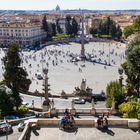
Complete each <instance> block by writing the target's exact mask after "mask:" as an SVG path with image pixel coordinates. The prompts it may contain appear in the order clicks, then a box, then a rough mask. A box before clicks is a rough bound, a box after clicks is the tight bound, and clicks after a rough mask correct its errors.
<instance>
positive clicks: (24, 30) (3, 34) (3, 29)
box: [0, 22, 46, 47]
mask: <svg viewBox="0 0 140 140" xmlns="http://www.w3.org/2000/svg"><path fill="white" fill-rule="evenodd" d="M45 37H46V34H45V32H44V31H43V29H42V28H41V25H39V24H38V25H37V24H36V25H35V24H33V23H30V22H29V23H22V22H13V23H12V22H10V23H9V22H1V23H0V46H5V47H8V46H9V45H10V44H12V43H17V44H18V45H20V46H22V47H25V46H33V45H35V44H37V43H39V42H40V41H41V40H43V39H45Z"/></svg>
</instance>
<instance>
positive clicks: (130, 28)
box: [123, 26, 133, 38]
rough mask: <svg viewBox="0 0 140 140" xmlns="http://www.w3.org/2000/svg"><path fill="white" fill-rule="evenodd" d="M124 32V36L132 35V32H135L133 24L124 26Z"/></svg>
mask: <svg viewBox="0 0 140 140" xmlns="http://www.w3.org/2000/svg"><path fill="white" fill-rule="evenodd" d="M123 34H124V37H125V38H127V37H128V36H130V35H131V34H133V28H132V26H127V27H125V28H124V30H123Z"/></svg>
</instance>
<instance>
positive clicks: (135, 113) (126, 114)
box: [119, 102, 140, 118]
mask: <svg viewBox="0 0 140 140" xmlns="http://www.w3.org/2000/svg"><path fill="white" fill-rule="evenodd" d="M139 110H140V102H127V103H122V104H121V105H120V106H119V111H120V112H121V113H122V114H123V118H140V112H139Z"/></svg>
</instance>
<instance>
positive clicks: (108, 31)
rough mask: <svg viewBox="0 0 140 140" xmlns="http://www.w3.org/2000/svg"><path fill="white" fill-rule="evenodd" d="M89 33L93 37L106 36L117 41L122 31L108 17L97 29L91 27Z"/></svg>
mask: <svg viewBox="0 0 140 140" xmlns="http://www.w3.org/2000/svg"><path fill="white" fill-rule="evenodd" d="M90 33H91V34H92V35H93V36H96V35H97V36H98V37H100V36H102V35H108V36H111V37H112V38H113V39H117V40H120V39H121V38H122V31H121V29H120V26H119V25H117V24H116V23H115V22H114V21H113V20H112V19H111V18H110V17H107V19H106V20H105V21H104V22H103V21H101V22H100V23H99V26H98V27H96V28H95V27H92V28H91V30H90Z"/></svg>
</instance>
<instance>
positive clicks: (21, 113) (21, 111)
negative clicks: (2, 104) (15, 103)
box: [15, 106, 29, 117]
mask: <svg viewBox="0 0 140 140" xmlns="http://www.w3.org/2000/svg"><path fill="white" fill-rule="evenodd" d="M28 111H29V108H28V107H25V106H21V107H19V110H18V111H16V112H15V114H16V115H17V116H19V117H23V116H24V114H25V113H27V112H28Z"/></svg>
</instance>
